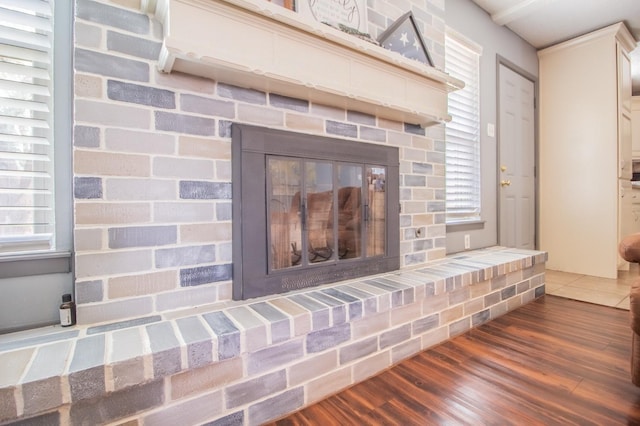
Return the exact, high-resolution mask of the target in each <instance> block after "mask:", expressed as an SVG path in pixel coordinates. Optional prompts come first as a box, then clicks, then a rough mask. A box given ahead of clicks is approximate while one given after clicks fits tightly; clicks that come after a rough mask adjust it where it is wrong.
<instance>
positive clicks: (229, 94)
mask: <svg viewBox="0 0 640 426" xmlns="http://www.w3.org/2000/svg"><path fill="white" fill-rule="evenodd" d="M218 95H220V96H222V97H223V98H229V99H235V100H236V101H242V102H248V103H251V104H259V105H266V104H267V94H266V93H264V92H260V91H258V90H254V89H245V88H244V87H238V86H232V85H230V84H224V83H218Z"/></svg>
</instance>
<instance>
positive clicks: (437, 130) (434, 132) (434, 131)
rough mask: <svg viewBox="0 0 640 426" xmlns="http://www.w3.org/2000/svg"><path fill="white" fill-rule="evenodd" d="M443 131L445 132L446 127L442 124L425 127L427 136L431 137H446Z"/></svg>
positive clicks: (437, 138)
mask: <svg viewBox="0 0 640 426" xmlns="http://www.w3.org/2000/svg"><path fill="white" fill-rule="evenodd" d="M445 133H446V128H445V125H444V124H442V125H438V126H430V127H427V137H429V138H431V139H434V140H444V139H445V138H446V135H445Z"/></svg>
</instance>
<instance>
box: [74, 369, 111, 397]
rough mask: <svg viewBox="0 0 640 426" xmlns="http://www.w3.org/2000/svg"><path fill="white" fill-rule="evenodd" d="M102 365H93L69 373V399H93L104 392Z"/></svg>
mask: <svg viewBox="0 0 640 426" xmlns="http://www.w3.org/2000/svg"><path fill="white" fill-rule="evenodd" d="M104 382H105V375H104V366H101V367H93V368H89V369H86V370H81V371H78V372H75V373H71V374H69V387H70V388H71V401H72V402H76V401H80V400H83V399H93V398H97V397H100V396H103V395H104V393H105V383H104Z"/></svg>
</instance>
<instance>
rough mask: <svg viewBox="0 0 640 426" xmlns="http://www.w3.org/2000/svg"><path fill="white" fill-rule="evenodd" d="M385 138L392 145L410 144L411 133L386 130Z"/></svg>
mask: <svg viewBox="0 0 640 426" xmlns="http://www.w3.org/2000/svg"><path fill="white" fill-rule="evenodd" d="M388 133H389V134H388V136H387V140H388V141H389V145H393V146H399V147H403V146H411V135H409V134H407V133H397V132H388Z"/></svg>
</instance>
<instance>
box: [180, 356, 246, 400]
mask: <svg viewBox="0 0 640 426" xmlns="http://www.w3.org/2000/svg"><path fill="white" fill-rule="evenodd" d="M242 372H243V366H242V358H233V359H231V360H227V361H222V362H216V363H214V364H211V365H208V366H206V367H202V368H197V369H195V370H188V371H185V372H184V373H180V374H176V375H175V376H172V377H171V379H170V380H171V399H173V400H175V399H180V398H184V397H185V396H188V395H193V394H195V393H199V392H205V391H209V390H214V389H216V388H217V387H220V386H223V385H225V384H227V383H230V382H232V381H234V380H238V379H241V378H242V376H243V373H242Z"/></svg>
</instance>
